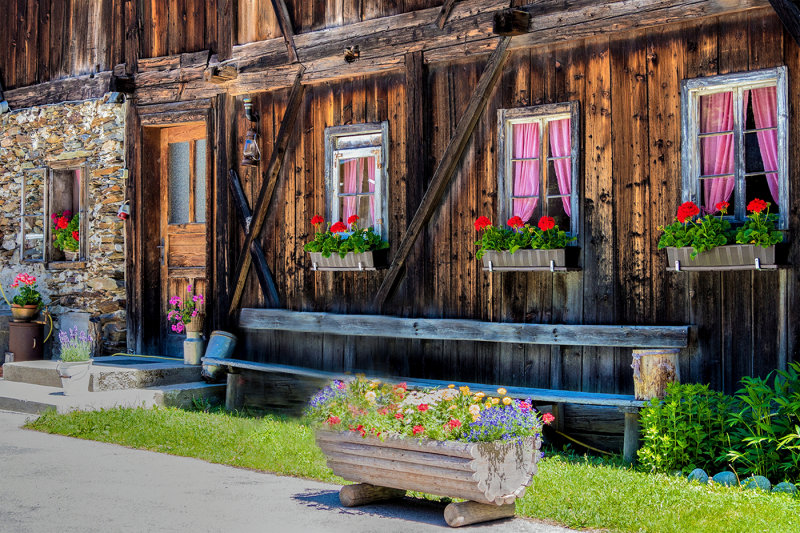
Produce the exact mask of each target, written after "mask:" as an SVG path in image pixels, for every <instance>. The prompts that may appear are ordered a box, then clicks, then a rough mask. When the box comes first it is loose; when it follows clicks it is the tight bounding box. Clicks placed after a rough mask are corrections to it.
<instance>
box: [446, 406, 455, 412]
mask: <svg viewBox="0 0 800 533" xmlns="http://www.w3.org/2000/svg"><path fill="white" fill-rule="evenodd" d="M455 408H456V406H455V405H451V406H450V407H448V410H450V411H452V410H453V409H455Z"/></svg>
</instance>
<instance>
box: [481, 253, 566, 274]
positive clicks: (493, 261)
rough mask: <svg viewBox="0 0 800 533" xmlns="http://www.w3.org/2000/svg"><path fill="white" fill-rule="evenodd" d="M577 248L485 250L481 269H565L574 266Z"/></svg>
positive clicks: (492, 270) (496, 270)
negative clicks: (514, 250)
mask: <svg viewBox="0 0 800 533" xmlns="http://www.w3.org/2000/svg"><path fill="white" fill-rule="evenodd" d="M577 252H578V249H577V248H556V249H554V250H517V251H516V252H514V253H513V254H512V253H511V252H509V251H495V250H487V251H486V253H485V254H484V255H483V269H484V270H488V271H489V272H505V271H513V270H520V271H524V270H531V271H546V270H549V271H553V272H559V271H565V270H568V269H570V268H573V267H574V266H575V263H576V261H575V259H576V256H577Z"/></svg>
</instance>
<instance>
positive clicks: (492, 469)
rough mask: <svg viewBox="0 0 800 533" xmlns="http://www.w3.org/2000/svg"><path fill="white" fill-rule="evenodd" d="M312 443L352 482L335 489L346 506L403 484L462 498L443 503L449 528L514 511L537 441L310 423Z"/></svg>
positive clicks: (397, 490) (399, 490)
mask: <svg viewBox="0 0 800 533" xmlns="http://www.w3.org/2000/svg"><path fill="white" fill-rule="evenodd" d="M316 439H317V445H318V446H319V447H320V449H322V452H323V453H324V454H325V457H326V458H327V462H328V466H329V467H330V468H331V469H332V470H333V473H334V474H336V475H337V476H340V477H343V478H345V479H347V480H350V481H356V482H359V484H358V485H347V486H345V487H342V489H341V490H340V491H339V499H340V500H341V502H342V505H344V506H346V507H353V506H357V505H364V504H367V503H371V502H375V501H380V500H386V499H391V498H398V497H402V496H403V495H404V494H405V491H407V490H414V491H420V492H426V493H428V494H435V495H439V496H448V497H451V498H462V499H465V500H469V501H467V502H461V503H451V504H449V505H448V506H447V507H446V508H445V510H444V518H445V521H446V522H447V524H448V525H450V526H453V527H458V526H464V525H468V524H474V523H477V522H485V521H488V520H497V519H500V518H508V517H511V516H514V501H515V500H516V499H517V498H520V497H522V496H523V494H524V493H525V487H527V486H528V484H529V483H530V482H531V479H532V478H533V476H534V474H536V470H537V463H538V461H539V456H540V452H539V449H540V447H541V440H540V439H538V438H534V437H528V438H526V439H523V440H521V441H509V442H507V441H495V442H456V441H433V440H427V439H424V440H419V441H418V440H414V439H406V438H398V437H387V438H386V439H385V440H380V439H379V438H376V437H370V436H367V437H362V436H361V435H360V434H359V433H356V432H352V431H346V432H333V431H325V430H318V431H317V433H316Z"/></svg>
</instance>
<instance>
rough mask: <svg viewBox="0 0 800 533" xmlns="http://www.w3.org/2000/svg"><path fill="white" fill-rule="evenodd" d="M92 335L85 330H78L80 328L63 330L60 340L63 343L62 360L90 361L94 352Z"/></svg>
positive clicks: (68, 361) (67, 361) (66, 361)
mask: <svg viewBox="0 0 800 533" xmlns="http://www.w3.org/2000/svg"><path fill="white" fill-rule="evenodd" d="M93 340H94V339H92V336H91V335H89V334H87V333H86V332H85V331H81V332H78V328H71V329H70V330H69V332H67V331H61V332H60V333H59V334H58V341H59V343H60V344H61V356H60V358H61V360H62V361H64V362H65V363H71V362H75V361H88V360H89V357H90V356H91V354H92V341H93Z"/></svg>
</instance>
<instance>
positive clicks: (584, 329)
mask: <svg viewBox="0 0 800 533" xmlns="http://www.w3.org/2000/svg"><path fill="white" fill-rule="evenodd" d="M240 327H241V328H242V329H243V330H278V331H290V332H294V333H327V334H337V335H355V336H370V337H376V336H391V337H396V338H414V339H438V340H475V341H491V342H512V343H527V344H550V345H577V346H612V347H629V348H684V347H686V346H687V344H688V338H689V327H688V326H619V325H610V326H605V325H565V324H520V323H496V322H480V321H476V320H458V319H419V318H398V317H390V316H383V315H336V314H330V313H308V312H296V311H286V310H281V309H243V310H242V315H241V319H240ZM376 331H379V332H387V334H385V335H376ZM388 332H391V333H390V334H389V333H388ZM204 362H206V363H208V364H216V365H221V366H227V367H228V368H229V369H230V370H231V372H232V373H231V374H229V376H228V395H227V402H226V403H227V404H228V407H229V408H240V407H241V405H242V403H243V394H244V391H243V387H242V385H243V377H242V376H241V373H242V372H244V373H261V374H262V375H263V374H267V375H270V376H272V378H271V380H272V381H271V383H270V384H269V387H270V393H271V394H270V395H271V396H273V398H272V401H274V400H275V399H276V398H280V399H282V400H283V401H285V402H286V403H287V405H288V404H290V403H291V402H298V403H300V402H303V401H305V400H307V399H308V397H309V396H310V395H311V394H313V393H314V392H316V390H318V389H319V388H320V387H321V386H324V384H325V383H327V382H328V381H329V380H331V379H336V378H342V377H344V376H343V375H342V374H337V373H333V372H324V371H319V370H312V369H308V368H301V367H296V366H290V365H281V364H269V363H254V362H250V361H243V360H239V359H215V358H204ZM384 381H389V382H402V381H405V382H406V383H408V385H409V387H411V388H415V387H416V388H420V387H441V386H446V385H447V384H448V383H449V382H445V381H438V380H426V379H416V378H404V377H394V376H393V377H391V378H388V379H386V378H384ZM458 383H459V385H461V384H465V383H463V382H461V381H458ZM466 385H468V386H469V387H470V389H472V390H473V391H475V392H478V391H481V392H484V393H487V394H493V393H495V392H496V389H497V387H498V386H497V385H488V384H481V383H466ZM506 390H507V391H508V394H509V395H510V396H512V397H516V398H530V399H531V400H533V401H534V402H535V403H536V404H537V405H553V406H554V409H555V410H558V409H559V407H560V406H562V405H564V404H582V405H594V406H605V407H614V408H617V409H619V410H620V411H622V412H623V413H624V415H625V427H624V440H623V456H624V457H625V459H626V460H628V461H633V459H634V457H635V454H636V450H637V449H638V445H639V444H638V443H639V409H640V408H641V407H642V406H643V405H644V402H641V401H637V400H636V399H634V397H633V396H631V395H624V394H605V393H593V392H578V391H566V390H555V389H535V388H528V387H506ZM276 392H277V393H279V394H276ZM561 418H562V417H561V416H558V414H557V421H560V420H561Z"/></svg>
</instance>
